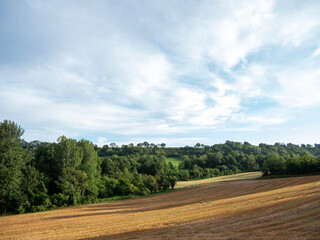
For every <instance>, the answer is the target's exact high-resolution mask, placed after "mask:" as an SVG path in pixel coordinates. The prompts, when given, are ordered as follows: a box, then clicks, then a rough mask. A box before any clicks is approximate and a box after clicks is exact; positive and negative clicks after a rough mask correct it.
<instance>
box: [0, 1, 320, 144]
mask: <svg viewBox="0 0 320 240" xmlns="http://www.w3.org/2000/svg"><path fill="white" fill-rule="evenodd" d="M28 3H29V6H31V10H30V9H26V12H27V15H28V16H29V15H30V17H31V16H32V19H33V20H34V22H36V23H37V24H36V26H37V27H38V28H39V29H42V30H41V34H40V33H37V31H32V33H33V34H34V35H35V37H34V39H35V43H34V48H35V49H36V48H37V47H39V50H38V51H35V52H34V53H33V54H32V56H33V55H34V58H32V60H30V61H28V62H21V63H16V64H14V63H13V64H9V63H8V64H5V65H4V64H3V65H1V66H0V76H1V77H0V100H1V102H5V103H6V104H1V106H0V113H1V115H2V116H4V117H6V118H11V119H13V120H16V121H18V122H20V123H21V124H22V125H23V124H25V125H26V126H28V129H30V130H28V131H27V132H28V134H30V136H36V135H39V136H41V137H42V138H43V139H44V140H46V139H50V140H51V139H56V137H58V136H59V135H62V134H65V135H68V136H72V137H77V136H83V135H85V134H86V133H88V132H90V131H93V132H98V133H99V134H98V135H97V137H98V136H104V135H106V136H107V134H121V135H127V136H129V135H138V134H140V135H148V134H149V135H165V134H173V133H180V134H182V133H190V132H194V133H197V131H198V130H199V129H201V130H203V129H204V130H207V131H209V130H212V129H219V128H224V127H225V125H228V123H235V124H236V123H238V122H239V123H247V124H253V125H255V126H258V127H259V126H266V125H279V124H282V123H284V122H286V121H288V120H289V119H290V110H291V109H293V108H303V107H306V106H308V107H311V106H313V107H314V106H319V103H320V98H319V94H318V92H319V91H320V85H319V77H320V73H319V71H318V70H316V68H317V66H314V65H312V64H310V61H316V60H317V59H316V57H317V56H318V55H319V54H320V50H319V49H317V50H315V51H314V53H313V54H312V57H313V60H312V57H311V56H309V57H310V59H311V60H310V59H302V60H301V59H297V61H295V62H293V61H292V59H288V56H287V55H286V54H287V53H288V52H289V58H292V55H293V56H294V57H295V56H296V57H297V58H299V56H300V55H301V54H300V55H299V54H295V51H297V49H299V50H300V51H303V49H302V48H303V47H304V44H305V43H306V42H307V41H310V39H312V38H317V35H316V34H317V29H318V28H319V26H320V25H319V24H320V19H319V16H318V13H317V11H316V9H317V7H318V5H317V4H316V5H317V7H313V6H312V5H313V4H311V3H306V4H302V7H290V8H288V6H289V5H290V6H291V4H288V3H284V2H278V1H251V2H250V1H249V2H248V1H238V2H237V4H235V3H234V1H216V2H215V3H213V2H212V1H203V2H201V3H198V2H196V1H195V2H187V3H185V2H184V4H183V5H182V4H181V3H182V2H172V3H170V4H172V5H170V4H169V5H168V4H166V3H160V2H149V3H147V2H146V3H145V7H144V8H141V6H139V4H138V3H128V5H121V3H118V2H117V3H111V2H96V3H93V4H87V3H79V4H78V2H72V1H71V2H68V3H64V4H65V5H56V4H52V3H43V2H42V1H31V2H30V1H28ZM118 4H119V5H118ZM295 4H297V2H295ZM180 5H181V6H180ZM170 6H171V7H170ZM145 9H147V10H148V11H147V10H145ZM43 15H45V16H43ZM123 16H126V18H123ZM39 19H42V20H43V21H36V20H39ZM34 24H35V23H33V21H30V22H29V21H27V22H26V24H25V25H26V26H25V27H26V29H33V28H34ZM55 24H57V26H60V27H52V28H50V29H51V30H50V31H49V28H47V26H55ZM50 36H56V37H55V38H54V39H55V41H53V40H52V39H53V38H52V37H50ZM23 37H26V36H22V38H21V39H22V40H21V41H22V42H19V43H20V44H21V46H20V49H22V50H24V49H25V45H24V44H23V43H24V42H23ZM41 43H42V45H41ZM13 45H15V46H17V44H13ZM18 47H19V46H17V48H18ZM46 48H48V49H50V51H45V52H44V53H42V52H43V51H42V50H44V49H46ZM300 48H301V49H302V50H301V49H300ZM274 49H276V50H274ZM283 49H285V50H283ZM281 50H283V52H281ZM275 51H280V52H281V53H279V55H277V53H278V52H275ZM18 52H19V51H18ZM259 54H260V55H259ZM281 54H283V55H284V56H282V55H281ZM21 55H22V52H21ZM252 55H254V57H252ZM273 57H275V59H273ZM270 59H271V60H270ZM0 60H1V58H0ZM301 62H305V64H306V65H308V64H309V65H308V66H307V67H306V66H301V67H300V66H299V63H301ZM209 65H214V67H215V68H216V69H217V71H215V70H214V69H213V70H212V69H208V68H209V67H208V66H209ZM256 98H258V100H257V99H256ZM264 100H268V101H269V100H270V101H271V102H274V103H275V104H279V105H280V106H281V107H280V108H279V107H278V106H277V107H278V109H276V110H279V111H283V112H284V114H282V115H281V114H278V115H277V114H274V115H272V117H268V116H267V115H264V114H261V111H256V112H255V110H252V109H253V108H252V109H251V106H248V105H245V104H246V103H248V102H255V103H256V105H257V106H261V107H262V108H263V107H264V106H263V103H264ZM265 108H267V107H265ZM272 110H275V108H274V107H273V106H271V107H268V109H266V111H269V112H268V113H270V112H271V113H272ZM254 114H256V115H254ZM46 133H47V138H46ZM100 133H101V134H100ZM102 134H103V135H102ZM97 137H96V139H97ZM108 138H109V137H108ZM182 138H184V139H185V140H183V141H189V140H186V139H187V138H186V137H182ZM99 139H100V140H99ZM99 139H98V140H97V141H98V143H99V144H100V142H99V141H101V144H102V142H105V141H107V140H106V139H103V137H101V138H99ZM175 141H176V140H175ZM164 142H165V141H164Z"/></svg>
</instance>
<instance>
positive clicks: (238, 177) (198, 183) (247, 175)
mask: <svg viewBox="0 0 320 240" xmlns="http://www.w3.org/2000/svg"><path fill="white" fill-rule="evenodd" d="M261 176H262V173H261V172H248V173H238V174H233V175H227V176H220V177H214V178H207V179H201V180H194V181H181V182H178V183H177V185H176V189H180V188H186V187H196V186H201V185H204V184H209V183H218V182H229V181H240V180H253V179H258V178H261Z"/></svg>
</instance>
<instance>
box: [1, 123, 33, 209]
mask: <svg viewBox="0 0 320 240" xmlns="http://www.w3.org/2000/svg"><path fill="white" fill-rule="evenodd" d="M23 132H24V131H23V129H22V128H21V127H20V126H18V125H17V124H16V123H14V122H11V121H8V120H4V121H3V122H1V123H0V213H7V212H9V213H10V212H24V209H22V208H21V207H22V204H23V202H24V201H25V196H24V193H23V189H22V182H23V173H22V169H23V168H24V167H25V165H26V162H27V161H28V160H29V159H28V156H27V155H26V154H25V152H24V151H23V148H22V146H21V136H22V135H23Z"/></svg>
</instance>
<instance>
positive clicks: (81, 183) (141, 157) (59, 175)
mask: <svg viewBox="0 0 320 240" xmlns="http://www.w3.org/2000/svg"><path fill="white" fill-rule="evenodd" d="M22 134H23V129H22V128H21V127H20V126H18V125H17V124H15V123H14V122H11V121H7V120H4V121H3V122H1V123H0V213H1V214H6V213H23V212H35V211H43V210H45V209H49V208H55V207H64V206H69V205H74V204H83V203H91V202H96V201H99V199H118V198H124V196H132V195H145V194H149V193H154V192H157V191H166V190H167V189H169V188H170V187H171V189H174V187H175V185H176V183H177V181H178V180H189V179H201V178H210V177H216V176H221V175H230V174H234V173H240V172H246V171H258V170H262V171H263V172H264V174H265V175H269V174H270V175H280V174H305V173H313V172H319V171H320V161H319V158H320V144H315V145H314V146H312V145H301V146H298V145H294V144H287V145H285V144H281V143H276V144H274V145H267V144H260V145H259V146H254V145H251V144H249V143H248V142H244V143H238V142H231V141H227V142H226V143H224V144H216V145H213V146H206V145H203V144H200V143H197V144H196V145H195V147H189V146H186V147H182V148H166V145H165V144H164V143H162V144H160V145H159V146H158V145H156V144H154V143H148V142H146V141H145V142H143V143H140V144H138V145H137V146H134V145H133V144H129V145H122V146H121V147H119V146H117V144H115V143H112V144H110V147H109V146H108V145H105V146H103V147H102V148H99V147H97V146H95V145H94V144H92V143H91V142H89V141H87V140H84V139H82V140H80V141H77V140H75V139H70V138H66V137H64V136H62V137H59V138H58V141H57V143H43V142H40V141H32V142H30V143H28V142H26V141H24V140H21V136H22Z"/></svg>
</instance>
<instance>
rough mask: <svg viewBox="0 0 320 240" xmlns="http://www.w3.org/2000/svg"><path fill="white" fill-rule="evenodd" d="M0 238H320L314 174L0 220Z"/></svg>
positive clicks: (319, 187)
mask: <svg viewBox="0 0 320 240" xmlns="http://www.w3.org/2000/svg"><path fill="white" fill-rule="evenodd" d="M0 238H1V239H88V238H89V239H320V176H308V177H292V178H281V179H264V180H243V181H230V182H217V183H211V184H207V185H203V186H199V187H195V188H187V189H182V190H179V191H174V192H169V193H166V194H159V195H154V196H150V197H143V198H135V199H129V200H122V201H114V202H108V203H100V204H91V205H86V206H80V207H72V208H67V209H62V210H54V211H47V212H41V213H32V214H24V215H16V216H7V217H1V218H0Z"/></svg>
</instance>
